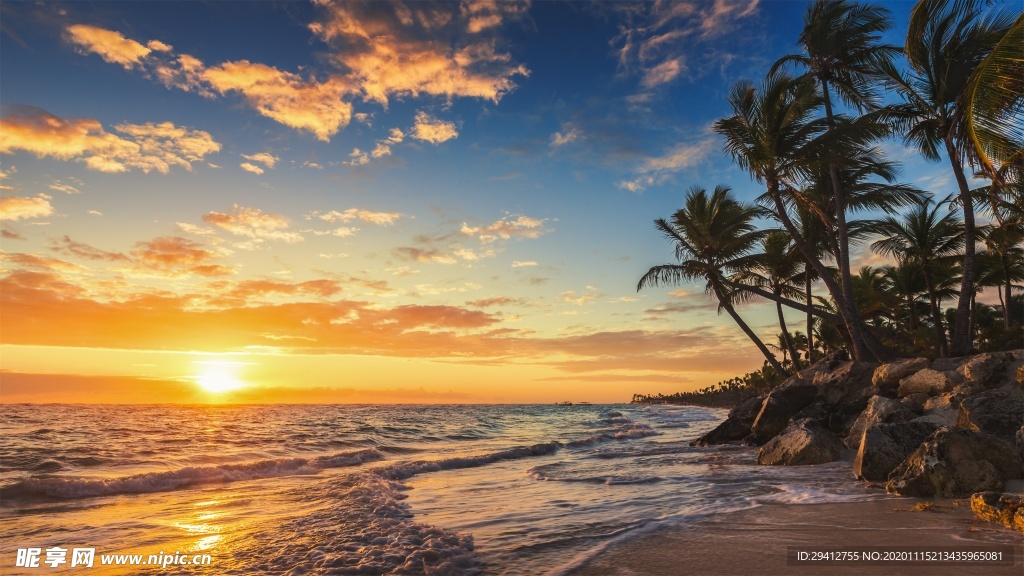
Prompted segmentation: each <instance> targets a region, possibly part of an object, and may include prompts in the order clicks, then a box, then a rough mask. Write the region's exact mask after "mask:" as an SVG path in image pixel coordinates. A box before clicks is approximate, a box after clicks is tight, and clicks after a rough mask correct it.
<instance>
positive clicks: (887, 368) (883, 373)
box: [871, 358, 928, 393]
mask: <svg viewBox="0 0 1024 576" xmlns="http://www.w3.org/2000/svg"><path fill="white" fill-rule="evenodd" d="M927 367H928V359H927V358H903V359H901V360H896V361H895V362H889V363H888V364H882V365H881V366H879V367H878V368H875V372H874V374H873V375H872V377H871V383H872V384H874V385H875V386H876V387H877V388H878V389H879V392H880V393H887V392H891V393H895V392H896V389H897V388H898V387H899V384H900V380H902V379H904V378H906V377H907V376H910V375H911V374H913V373H915V372H918V371H920V370H923V369H925V368H927Z"/></svg>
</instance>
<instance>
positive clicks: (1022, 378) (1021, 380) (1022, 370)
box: [1017, 366, 1024, 386]
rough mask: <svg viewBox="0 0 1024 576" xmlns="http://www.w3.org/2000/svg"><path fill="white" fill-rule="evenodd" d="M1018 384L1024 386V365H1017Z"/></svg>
mask: <svg viewBox="0 0 1024 576" xmlns="http://www.w3.org/2000/svg"><path fill="white" fill-rule="evenodd" d="M1017 384H1020V385H1022V386H1024V366H1018V367H1017Z"/></svg>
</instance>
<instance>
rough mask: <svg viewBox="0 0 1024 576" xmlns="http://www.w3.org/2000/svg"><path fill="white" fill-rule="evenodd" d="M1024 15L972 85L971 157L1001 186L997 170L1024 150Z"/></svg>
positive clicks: (968, 103) (967, 103)
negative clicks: (1023, 48)
mask: <svg viewBox="0 0 1024 576" xmlns="http://www.w3.org/2000/svg"><path fill="white" fill-rule="evenodd" d="M1021 46H1024V13H1021V14H1020V15H1019V16H1017V19H1016V20H1014V22H1013V24H1011V25H1010V27H1009V28H1008V29H1007V30H1006V31H1005V33H1003V35H1002V37H1001V38H999V39H997V40H996V41H995V45H994V46H993V48H992V51H991V52H989V54H988V56H986V57H985V59H984V60H982V61H981V62H980V63H979V64H978V66H977V67H976V68H975V69H974V74H972V75H971V78H970V80H969V81H968V83H967V89H966V91H965V98H964V106H965V107H966V109H967V111H968V112H967V114H966V116H965V122H964V128H965V130H964V131H965V133H966V138H967V139H968V140H970V142H971V144H973V149H972V150H971V156H972V157H973V158H974V160H975V164H977V165H979V166H981V168H982V171H983V172H984V173H986V174H988V175H989V176H990V177H991V178H992V181H993V184H994V185H996V186H1000V187H1001V186H1003V185H1004V184H1005V182H1004V181H1003V179H1002V178H1001V175H1000V170H999V169H998V168H997V166H1006V165H1009V164H1013V162H1014V160H1013V157H1014V156H1017V155H1020V154H1021V152H1022V149H1024V117H1022V115H1024V105H1022V100H1024V54H1022V52H1021V48H1020V47H1021Z"/></svg>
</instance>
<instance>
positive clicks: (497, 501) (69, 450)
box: [0, 405, 877, 574]
mask: <svg viewBox="0 0 1024 576" xmlns="http://www.w3.org/2000/svg"><path fill="white" fill-rule="evenodd" d="M723 417H724V412H723V411H721V410H714V409H707V408H696V407H672V406H634V405H617V406H596V405H594V406H572V407H568V406H551V405H544V406H517V405H505V406H217V407H181V406H142V407H128V406H60V405H45V406H30V405H15V406H11V405H7V406H4V407H3V418H2V422H0V437H2V438H3V441H2V444H0V520H2V525H0V542H3V545H2V549H0V554H2V563H0V565H2V566H3V567H4V572H5V573H8V572H9V571H14V572H15V573H16V571H17V569H15V568H13V565H14V558H15V549H17V548H25V547H40V548H43V549H45V548H48V547H51V546H63V547H65V548H70V547H72V546H88V547H95V548H96V550H97V556H99V555H100V554H104V553H118V554H127V553H139V554H145V555H148V554H157V553H159V552H161V551H162V552H164V553H174V552H180V553H183V554H192V553H205V554H210V556H211V561H212V562H211V565H210V566H208V567H191V569H192V570H193V571H196V572H204V571H207V572H210V573H225V572H226V573H238V574H248V573H252V572H254V571H270V572H275V573H281V572H289V571H290V572H291V573H296V574H298V573H306V572H311V571H312V572H330V573H340V574H422V573H432V574H433V573H438V574H445V573H450V574H476V573H485V574H538V573H553V574H557V573H560V572H564V571H565V570H567V569H569V568H571V567H572V566H574V565H577V564H578V563H580V562H582V561H584V560H585V559H586V558H589V557H590V556H592V555H593V554H595V553H596V552H597V551H599V550H601V549H602V548H604V547H606V546H608V545H609V544H610V543H613V542H616V541H619V540H621V539H623V538H630V537H635V536H636V535H637V534H639V533H642V532H645V531H650V530H657V529H659V528H662V527H666V526H670V525H673V524H679V523H686V522H689V521H692V520H694V519H697V518H701V517H704V516H706V515H708V514H720V513H724V512H728V511H732V510H740V509H745V508H750V507H754V506H758V505H761V504H765V503H799V502H837V501H850V500H863V499H869V498H874V497H877V496H876V495H874V494H872V493H869V492H868V491H867V490H866V489H865V488H864V487H863V485H861V484H857V483H855V482H853V481H852V478H851V476H850V472H849V463H835V464H831V465H824V466H815V467H794V468H783V467H763V466H758V465H756V463H755V461H754V458H755V452H754V451H753V450H751V449H745V448H726V449H716V448H694V447H690V446H689V445H688V441H689V440H691V439H692V438H694V437H696V436H698V435H700V434H702V433H703V432H705V431H707V430H709V429H710V428H711V427H713V426H715V425H716V424H717V422H719V421H720V420H721V419H722V418H723ZM46 570H49V568H39V569H32V570H30V571H29V570H26V572H25V573H29V572H31V573H36V572H38V571H46ZM107 570H108V571H112V572H119V571H120V572H124V573H131V572H136V571H138V568H135V569H134V570H133V569H131V568H130V567H121V568H111V567H109V566H108V567H107Z"/></svg>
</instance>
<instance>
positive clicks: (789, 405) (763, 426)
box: [745, 376, 818, 446]
mask: <svg viewBox="0 0 1024 576" xmlns="http://www.w3.org/2000/svg"><path fill="white" fill-rule="evenodd" d="M817 394H818V388H817V387H816V386H815V385H814V383H813V382H809V381H807V380H805V379H803V378H800V377H796V376H795V377H793V378H790V379H789V380H787V381H786V382H784V383H783V384H782V385H780V386H779V387H778V388H776V389H774V390H772V391H771V393H770V394H768V397H767V398H765V401H764V404H763V405H762V406H761V411H760V412H759V413H758V414H757V418H756V419H755V420H754V425H753V426H751V428H750V436H748V437H747V439H746V440H745V441H746V442H747V443H750V444H755V445H758V446H760V445H761V444H764V443H765V442H767V441H769V440H771V439H772V438H774V437H775V436H776V435H777V434H778V433H780V432H782V431H783V430H785V429H786V426H788V425H789V420H790V418H792V417H793V416H795V415H796V414H797V413H798V412H800V411H801V410H803V409H804V408H806V407H807V406H808V405H809V404H810V403H811V402H814V398H815V396H817Z"/></svg>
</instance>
